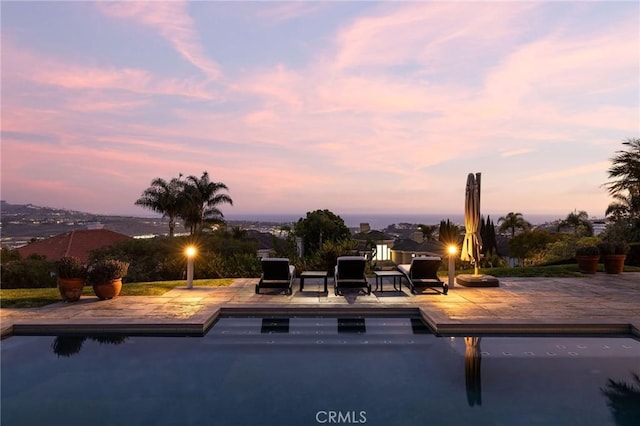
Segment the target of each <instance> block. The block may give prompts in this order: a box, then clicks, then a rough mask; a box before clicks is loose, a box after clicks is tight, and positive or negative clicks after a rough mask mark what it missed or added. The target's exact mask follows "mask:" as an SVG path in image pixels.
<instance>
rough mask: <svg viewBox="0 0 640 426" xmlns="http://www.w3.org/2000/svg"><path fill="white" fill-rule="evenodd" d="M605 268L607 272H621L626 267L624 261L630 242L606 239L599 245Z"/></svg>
mask: <svg viewBox="0 0 640 426" xmlns="http://www.w3.org/2000/svg"><path fill="white" fill-rule="evenodd" d="M598 247H599V249H600V254H601V255H602V262H603V263H604V270H605V272H606V273H607V274H620V273H622V270H623V269H624V261H625V260H626V258H627V253H629V244H627V242H626V241H616V242H612V241H604V242H602V243H601V244H599V245H598Z"/></svg>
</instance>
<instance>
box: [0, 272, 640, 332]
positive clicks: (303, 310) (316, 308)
mask: <svg viewBox="0 0 640 426" xmlns="http://www.w3.org/2000/svg"><path fill="white" fill-rule="evenodd" d="M443 278H444V277H443ZM445 279H446V278H445ZM329 281H330V282H329V293H328V294H326V293H322V292H321V290H322V284H321V282H320V281H319V280H318V281H317V282H316V280H313V281H307V282H305V290H304V292H300V291H298V289H299V281H298V280H296V282H295V284H294V291H293V294H292V295H290V296H289V295H285V294H283V293H281V292H278V291H270V290H263V291H264V293H262V294H259V295H258V294H255V291H254V286H255V284H256V283H257V282H258V279H248V278H243V279H236V280H235V281H234V282H233V284H232V285H230V286H228V287H194V288H193V289H187V288H185V287H178V288H175V289H173V290H171V291H169V292H167V293H165V294H164V295H162V296H144V297H143V296H119V297H117V298H115V299H112V300H99V299H97V298H96V297H87V296H83V298H82V299H80V301H78V302H73V303H64V302H59V303H54V304H51V305H47V306H44V307H41V308H29V309H8V308H5V309H0V320H1V329H2V336H3V337H7V336H10V335H12V334H16V335H18V334H64V333H73V332H76V333H77V332H84V333H96V332H110V333H122V334H156V333H160V334H162V333H164V334H195V335H198V334H202V333H204V332H205V331H206V330H207V329H208V328H209V327H210V325H211V324H212V323H213V322H214V321H215V320H216V318H217V317H218V316H219V315H220V314H240V315H249V314H253V315H262V314H264V315H282V314H288V315H370V316H375V315H404V314H410V315H420V316H422V318H423V319H424V320H425V321H426V322H427V323H428V324H429V325H430V326H431V327H432V328H433V329H434V331H435V332H436V333H437V334H441V335H456V334H458V335H461V334H491V333H514V334H580V333H587V334H633V335H634V336H636V337H640V273H624V274H621V275H607V274H604V273H598V274H596V275H591V276H587V275H585V276H584V277H577V278H500V287H497V288H469V287H462V286H460V285H455V286H454V287H453V288H451V289H450V290H449V294H448V295H446V296H445V295H442V294H439V293H437V292H436V291H435V290H425V292H424V293H423V294H420V295H417V296H413V295H410V294H409V291H408V289H407V288H406V287H405V286H403V287H402V292H399V291H394V290H393V286H392V284H391V283H388V282H385V291H384V292H381V291H374V292H373V293H372V294H371V295H366V294H362V293H358V292H357V291H355V290H354V292H353V293H345V294H344V295H341V296H335V295H334V294H333V289H332V280H329ZM370 282H371V283H372V284H373V285H374V286H375V283H374V279H373V278H372V279H370ZM125 285H126V284H125Z"/></svg>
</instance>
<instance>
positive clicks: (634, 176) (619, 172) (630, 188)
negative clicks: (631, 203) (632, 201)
mask: <svg viewBox="0 0 640 426" xmlns="http://www.w3.org/2000/svg"><path fill="white" fill-rule="evenodd" d="M622 144H623V145H626V146H628V147H629V150H628V151H617V154H618V155H616V156H615V157H614V158H612V159H611V161H612V162H613V164H612V165H611V167H610V168H609V170H608V173H609V178H611V179H613V180H611V181H609V182H607V183H606V184H605V185H606V186H607V188H608V190H609V193H610V194H611V195H615V194H620V193H625V192H628V193H629V194H631V195H632V196H638V195H640V139H638V138H635V139H627V140H625V141H624V142H622Z"/></svg>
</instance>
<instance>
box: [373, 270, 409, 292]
mask: <svg viewBox="0 0 640 426" xmlns="http://www.w3.org/2000/svg"><path fill="white" fill-rule="evenodd" d="M373 273H374V274H375V275H376V290H378V282H379V283H380V291H384V289H383V288H382V282H383V280H384V278H388V277H392V278H393V289H394V290H397V291H402V277H403V276H404V274H403V273H402V272H400V271H373ZM397 278H399V280H398V281H399V287H396V279H397Z"/></svg>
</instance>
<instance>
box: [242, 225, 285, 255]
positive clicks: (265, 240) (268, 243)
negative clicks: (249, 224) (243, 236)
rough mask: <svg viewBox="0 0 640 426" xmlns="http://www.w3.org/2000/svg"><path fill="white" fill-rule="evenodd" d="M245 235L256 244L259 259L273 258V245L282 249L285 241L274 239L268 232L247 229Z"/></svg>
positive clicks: (274, 251)
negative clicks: (278, 245)
mask: <svg viewBox="0 0 640 426" xmlns="http://www.w3.org/2000/svg"><path fill="white" fill-rule="evenodd" d="M247 235H248V236H249V238H252V239H254V240H256V241H257V242H258V252H257V255H258V257H259V258H261V259H262V258H263V257H264V258H267V257H273V256H274V254H275V253H276V247H275V244H281V245H282V247H284V245H285V244H286V241H285V240H284V239H282V238H279V237H276V236H275V235H273V234H271V233H269V232H261V231H258V230H255V229H248V230H247Z"/></svg>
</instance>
